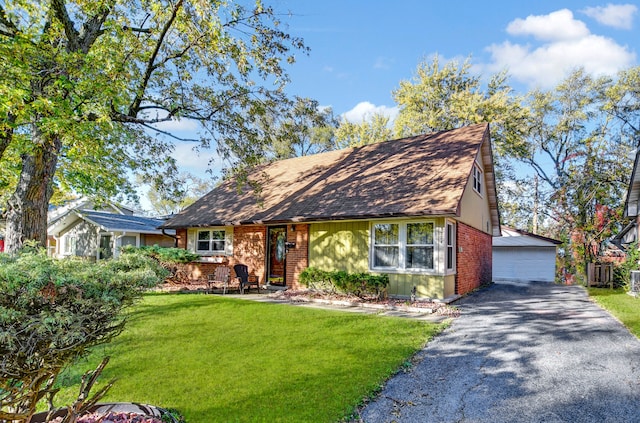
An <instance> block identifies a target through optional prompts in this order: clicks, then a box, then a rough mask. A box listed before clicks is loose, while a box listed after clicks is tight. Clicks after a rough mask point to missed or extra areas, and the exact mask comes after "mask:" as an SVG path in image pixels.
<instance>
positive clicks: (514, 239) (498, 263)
mask: <svg viewBox="0 0 640 423" xmlns="http://www.w3.org/2000/svg"><path fill="white" fill-rule="evenodd" d="M501 230H502V236H501V237H496V238H493V280H494V281H535V282H553V281H554V280H555V275H556V247H557V246H558V244H561V242H560V241H558V240H555V239H552V238H547V237H544V236H540V235H535V234H532V233H529V232H526V231H522V230H519V229H513V228H508V227H505V226H503V227H502V228H501Z"/></svg>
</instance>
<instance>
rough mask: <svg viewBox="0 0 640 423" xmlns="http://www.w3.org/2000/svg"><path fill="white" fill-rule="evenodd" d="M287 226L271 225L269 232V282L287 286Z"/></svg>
mask: <svg viewBox="0 0 640 423" xmlns="http://www.w3.org/2000/svg"><path fill="white" fill-rule="evenodd" d="M286 240H287V227H286V226H270V227H269V228H268V232H267V283H269V284H271V285H279V286H286V284H287V281H286V275H287V272H286V268H287V267H286V257H287V253H286V251H285V241H286Z"/></svg>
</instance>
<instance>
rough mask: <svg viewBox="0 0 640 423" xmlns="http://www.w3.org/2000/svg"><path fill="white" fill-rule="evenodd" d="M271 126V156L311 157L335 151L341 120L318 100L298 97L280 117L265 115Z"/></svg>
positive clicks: (264, 123) (266, 125)
mask: <svg viewBox="0 0 640 423" xmlns="http://www.w3.org/2000/svg"><path fill="white" fill-rule="evenodd" d="M263 126H264V127H270V128H271V130H270V131H265V132H270V134H269V138H270V139H269V141H268V144H269V147H268V148H267V155H268V156H271V157H273V158H274V159H275V160H282V159H289V158H292V157H300V156H308V155H310V154H316V153H324V152H326V151H330V150H334V149H335V147H336V146H335V143H334V131H335V128H336V126H337V121H336V119H335V117H334V116H333V110H332V109H331V108H330V107H325V108H323V107H320V104H319V103H318V102H317V101H316V100H312V99H310V98H301V97H296V98H295V100H294V101H293V102H292V103H291V104H290V107H289V109H288V110H284V112H283V113H281V114H280V116H265V120H264V122H263Z"/></svg>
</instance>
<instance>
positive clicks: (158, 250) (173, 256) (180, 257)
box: [121, 245, 200, 264]
mask: <svg viewBox="0 0 640 423" xmlns="http://www.w3.org/2000/svg"><path fill="white" fill-rule="evenodd" d="M121 251H123V252H126V253H133V252H140V253H141V254H143V255H146V256H149V257H153V258H155V259H156V260H158V261H159V262H160V263H162V264H165V263H166V264H178V263H191V262H193V261H196V260H198V259H199V258H200V256H199V255H198V254H196V253H192V252H190V251H188V250H185V249H184V248H168V247H160V246H158V245H146V246H142V247H134V246H131V245H127V246H125V247H122V250H121Z"/></svg>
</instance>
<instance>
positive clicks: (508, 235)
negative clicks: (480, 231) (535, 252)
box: [493, 226, 562, 247]
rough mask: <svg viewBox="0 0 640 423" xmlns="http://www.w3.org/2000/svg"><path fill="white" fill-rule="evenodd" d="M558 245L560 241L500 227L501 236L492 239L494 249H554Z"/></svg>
mask: <svg viewBox="0 0 640 423" xmlns="http://www.w3.org/2000/svg"><path fill="white" fill-rule="evenodd" d="M560 244H562V241H558V240H557V239H553V238H547V237H546V236H542V235H536V234H532V233H531V232H527V231H523V230H521V229H514V228H509V227H507V226H503V227H502V236H499V237H495V238H493V246H494V247H555V246H556V245H560Z"/></svg>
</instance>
